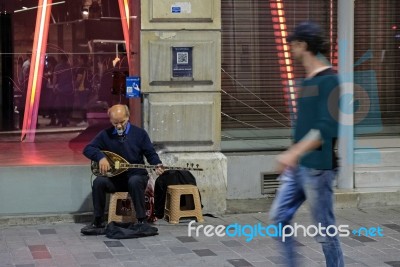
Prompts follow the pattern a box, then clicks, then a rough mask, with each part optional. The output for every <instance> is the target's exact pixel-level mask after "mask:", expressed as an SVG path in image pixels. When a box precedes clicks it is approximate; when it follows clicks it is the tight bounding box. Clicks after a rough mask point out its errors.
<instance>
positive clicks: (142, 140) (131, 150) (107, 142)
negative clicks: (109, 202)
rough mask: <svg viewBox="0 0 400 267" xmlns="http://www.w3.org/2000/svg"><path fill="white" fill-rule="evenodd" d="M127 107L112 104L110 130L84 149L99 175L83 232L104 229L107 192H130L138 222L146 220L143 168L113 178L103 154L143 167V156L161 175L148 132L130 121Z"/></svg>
mask: <svg viewBox="0 0 400 267" xmlns="http://www.w3.org/2000/svg"><path fill="white" fill-rule="evenodd" d="M129 114H130V113H129V108H128V107H127V106H126V105H121V104H118V105H114V106H112V107H111V108H110V109H109V110H108V116H109V117H110V122H111V124H112V125H113V127H110V128H108V129H105V130H102V131H101V132H100V133H99V134H97V136H96V137H95V138H94V139H93V140H92V141H91V142H90V143H89V144H88V145H87V146H86V147H85V148H84V150H83V154H84V155H85V156H86V157H87V158H89V159H90V160H92V161H94V162H98V168H99V171H100V173H101V174H103V175H99V176H97V177H96V179H95V180H94V181H93V186H92V198H93V207H94V220H93V223H92V224H90V225H87V226H85V227H84V228H83V229H82V231H88V230H91V229H96V228H104V226H105V225H104V223H103V216H104V209H105V205H106V193H113V192H129V194H130V196H131V198H132V201H133V204H134V207H135V211H136V217H137V219H138V222H139V223H144V222H145V221H146V210H145V189H146V186H147V182H148V179H149V177H148V173H147V170H146V169H137V168H133V169H129V170H127V171H125V172H123V173H121V174H118V175H116V176H114V177H111V178H110V177H108V175H107V173H108V172H109V170H110V169H112V168H113V166H111V165H110V161H111V159H107V156H108V155H107V154H105V153H103V151H110V152H113V153H115V154H118V155H120V156H121V157H123V158H125V159H126V160H127V161H128V162H130V163H134V164H144V157H146V160H147V161H148V162H149V163H150V164H152V165H156V169H155V172H156V174H157V175H161V174H162V173H163V172H164V169H163V165H162V162H161V160H160V158H159V156H158V154H157V153H156V151H155V149H154V147H153V144H152V143H151V141H150V138H149V136H148V134H147V132H146V131H145V130H143V129H141V128H139V127H136V126H134V125H132V124H131V123H130V122H129Z"/></svg>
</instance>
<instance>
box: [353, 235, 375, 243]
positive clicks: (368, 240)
mask: <svg viewBox="0 0 400 267" xmlns="http://www.w3.org/2000/svg"><path fill="white" fill-rule="evenodd" d="M351 238H353V239H355V240H357V241H360V242H363V243H365V242H376V240H375V239H373V238H370V237H367V236H363V235H361V236H358V235H355V236H351Z"/></svg>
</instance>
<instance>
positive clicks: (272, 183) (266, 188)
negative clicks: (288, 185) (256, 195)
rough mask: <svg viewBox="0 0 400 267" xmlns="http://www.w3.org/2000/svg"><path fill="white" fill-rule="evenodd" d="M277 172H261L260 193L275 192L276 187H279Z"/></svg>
mask: <svg viewBox="0 0 400 267" xmlns="http://www.w3.org/2000/svg"><path fill="white" fill-rule="evenodd" d="M278 176H279V174H277V173H262V174H261V194H275V192H276V189H278V187H279V184H280V183H279V181H278V180H277V179H276V178H278Z"/></svg>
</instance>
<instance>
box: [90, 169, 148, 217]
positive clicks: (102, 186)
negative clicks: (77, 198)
mask: <svg viewBox="0 0 400 267" xmlns="http://www.w3.org/2000/svg"><path fill="white" fill-rule="evenodd" d="M148 180H149V177H148V176H147V175H131V176H128V175H120V176H115V177H111V178H108V177H103V176H98V177H97V178H96V179H95V180H94V181H93V187H92V197H93V207H94V216H95V218H96V219H100V218H103V216H104V209H105V205H106V193H114V192H129V195H130V196H131V198H132V201H133V205H134V207H135V211H136V218H138V219H139V220H141V219H145V218H146V208H145V197H144V192H145V190H146V186H147V182H148Z"/></svg>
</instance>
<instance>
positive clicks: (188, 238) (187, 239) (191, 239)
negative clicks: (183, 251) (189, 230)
mask: <svg viewBox="0 0 400 267" xmlns="http://www.w3.org/2000/svg"><path fill="white" fill-rule="evenodd" d="M176 238H177V239H178V240H179V241H181V242H182V243H189V242H198V241H197V240H196V239H195V238H194V237H192V236H177V237H176Z"/></svg>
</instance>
